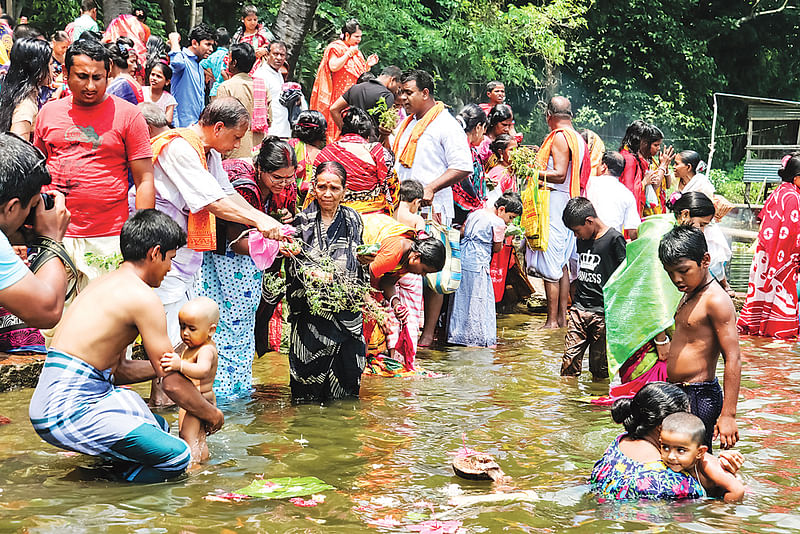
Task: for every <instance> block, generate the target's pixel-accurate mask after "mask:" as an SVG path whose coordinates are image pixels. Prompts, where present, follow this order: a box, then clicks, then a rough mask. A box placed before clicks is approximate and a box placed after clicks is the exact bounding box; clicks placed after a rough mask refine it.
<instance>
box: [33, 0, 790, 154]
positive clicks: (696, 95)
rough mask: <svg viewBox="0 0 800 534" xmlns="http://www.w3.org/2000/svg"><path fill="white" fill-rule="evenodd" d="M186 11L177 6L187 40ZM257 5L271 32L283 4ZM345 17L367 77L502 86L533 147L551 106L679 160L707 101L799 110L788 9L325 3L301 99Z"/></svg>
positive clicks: (154, 12)
mask: <svg viewBox="0 0 800 534" xmlns="http://www.w3.org/2000/svg"><path fill="white" fill-rule="evenodd" d="M299 1H302V0H299ZM113 2H115V0H106V2H105V3H106V5H108V4H109V3H113ZM189 2H190V0H176V1H175V2H174V5H175V14H176V20H177V22H178V27H179V29H180V31H181V32H182V33H183V34H184V35H185V34H186V33H187V30H188V28H187V27H186V26H187V25H188V20H189ZM284 2H285V3H286V0H284ZM21 3H22V4H24V7H23V14H27V15H28V16H29V17H30V18H31V22H32V23H33V24H35V25H39V26H41V29H42V30H45V31H48V32H50V31H52V30H55V29H58V28H59V27H63V26H64V25H65V24H66V23H67V22H69V21H70V20H72V18H73V17H74V16H75V15H77V11H78V8H77V0H65V1H63V2H58V3H55V4H54V3H52V2H45V1H44V0H25V2H21ZM132 3H133V5H134V6H135V7H145V8H146V9H147V11H148V14H149V19H148V24H149V25H150V26H151V27H152V28H153V30H154V33H156V34H159V33H163V32H164V23H163V22H162V21H163V20H164V17H163V16H162V12H161V7H160V4H161V5H163V4H165V2H164V1H163V0H162V1H161V2H158V1H155V0H133V2H132ZM315 3H316V2H315ZM254 4H255V5H256V6H257V7H259V10H260V12H261V14H262V16H261V18H262V20H264V21H265V22H266V23H267V24H268V25H270V26H273V25H274V22H275V20H276V17H277V14H278V11H279V9H280V8H281V2H280V0H257V1H255V2H254ZM240 7H241V3H238V2H235V1H234V0H206V2H205V4H204V9H205V11H204V19H205V21H206V22H208V23H209V24H212V25H214V26H223V25H224V26H226V27H227V28H228V29H229V30H231V32H233V30H234V29H235V27H236V26H238V23H239V18H238V11H239V9H240ZM284 9H287V8H284ZM285 14H286V13H284V15H285ZM289 16H291V13H289ZM351 17H355V18H357V19H359V21H360V23H361V26H362V29H363V31H364V39H363V41H362V44H361V48H362V49H363V50H364V51H365V52H367V53H372V52H376V53H378V54H379V56H380V58H381V61H380V63H379V65H378V67H376V70H377V69H379V68H381V67H383V66H386V65H390V64H395V65H398V66H399V67H401V68H403V69H407V68H424V69H426V70H429V71H431V72H432V73H433V74H434V76H435V78H436V83H437V90H436V93H437V97H438V98H440V99H443V100H445V101H446V102H447V103H449V104H450V105H452V106H453V107H456V108H457V107H458V106H460V105H462V104H464V103H466V102H470V101H476V100H480V99H482V98H483V96H484V95H483V87H484V85H485V83H486V82H488V81H490V80H495V79H496V80H502V81H503V82H504V83H505V84H506V88H507V93H508V98H509V103H510V104H511V105H512V107H513V108H514V110H515V112H516V114H517V116H516V121H517V124H518V130H520V131H523V132H524V133H525V134H526V142H531V143H538V142H539V141H540V140H541V137H542V135H543V133H544V130H545V125H544V121H543V119H542V117H541V109H542V105H543V103H544V102H545V101H546V99H547V97H548V96H550V95H552V94H564V95H566V96H569V97H570V98H571V99H572V102H573V109H574V110H575V112H576V123H577V124H578V125H579V126H582V127H590V128H593V129H595V130H597V131H598V132H599V133H601V135H602V136H603V137H604V138H605V139H606V141H607V145H608V146H610V147H615V144H616V143H618V141H619V138H620V137H621V135H622V132H623V131H624V127H625V125H627V124H628V123H629V122H630V121H631V120H633V119H636V118H642V119H644V120H647V121H649V122H653V123H654V124H656V125H658V126H660V127H661V128H662V130H663V131H664V133H665V135H666V137H667V141H668V142H670V143H674V144H675V145H676V147H679V148H693V149H696V150H698V151H700V152H701V153H703V154H706V153H707V152H708V141H709V137H710V129H711V113H712V110H711V95H712V94H713V93H714V92H716V91H725V92H733V93H741V94H747V95H754V96H765V97H774V98H784V99H790V100H796V99H798V97H800V94H798V93H800V88H798V87H797V85H796V84H795V83H794V80H796V79H797V77H798V74H800V58H798V56H795V55H794V53H793V52H794V50H795V49H796V48H797V47H798V44H799V43H798V39H800V37H798V31H797V30H798V24H799V23H800V7H799V6H798V5H797V0H794V1H791V0H700V1H697V0H691V1H690V0H662V1H661V2H651V1H648V0H629V1H628V2H616V1H614V0H533V1H530V2H524V1H523V2H520V1H503V0H322V1H320V2H319V3H318V5H317V6H316V10H315V11H314V16H313V20H312V21H310V25H309V27H310V30H309V32H308V34H307V35H306V37H305V40H304V42H303V45H302V51H301V53H300V55H299V59H298V63H297V66H296V69H295V77H296V78H297V79H298V80H299V81H300V82H301V83H302V84H303V86H304V87H305V88H306V90H307V91H309V90H310V88H311V85H312V84H313V79H314V75H315V73H316V69H317V66H318V64H319V60H320V58H321V56H322V51H323V50H324V48H325V46H326V45H327V44H328V42H330V41H331V40H333V39H335V38H337V37H338V34H339V28H340V27H341V24H342V23H343V22H344V21H345V20H346V19H348V18H351ZM274 29H275V28H274V27H273V30H274ZM278 34H279V35H280V32H278ZM720 119H721V122H720V130H719V133H721V134H722V135H723V137H722V139H721V143H720V144H719V145H718V146H717V153H716V155H715V162H719V163H724V164H726V165H732V164H734V163H735V162H737V161H738V160H739V159H740V158H741V157H742V154H743V148H744V141H745V139H744V136H743V131H744V129H745V109H744V106H743V105H742V104H736V103H726V106H725V108H724V109H722V110H721V115H720Z"/></svg>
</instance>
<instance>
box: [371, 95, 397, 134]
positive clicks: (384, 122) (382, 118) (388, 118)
mask: <svg viewBox="0 0 800 534" xmlns="http://www.w3.org/2000/svg"><path fill="white" fill-rule="evenodd" d="M367 113H369V114H370V115H372V116H373V117H375V118H376V119H378V126H380V127H381V128H385V129H386V130H394V128H395V126H397V119H398V118H399V117H398V115H397V110H396V109H394V106H392V107H391V108H389V107H387V106H386V99H385V98H384V97H380V98H379V99H378V101H377V102H376V103H375V107H373V108H371V109H370V110H369V111H368V112H367Z"/></svg>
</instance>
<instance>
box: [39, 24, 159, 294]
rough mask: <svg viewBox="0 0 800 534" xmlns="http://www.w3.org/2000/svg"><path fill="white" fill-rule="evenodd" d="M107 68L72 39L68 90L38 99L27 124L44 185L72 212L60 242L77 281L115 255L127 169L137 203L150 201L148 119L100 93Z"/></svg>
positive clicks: (124, 215) (95, 50)
mask: <svg viewBox="0 0 800 534" xmlns="http://www.w3.org/2000/svg"><path fill="white" fill-rule="evenodd" d="M109 66H110V62H109V56H108V53H107V52H106V49H105V48H104V47H103V45H101V44H100V43H98V42H95V41H93V40H89V39H81V40H79V41H76V42H75V43H73V44H72V45H71V46H70V47H69V49H68V50H67V54H66V61H65V65H64V67H65V70H66V76H67V85H68V86H69V89H70V91H71V93H72V96H70V97H67V98H62V99H60V100H56V101H53V102H49V103H48V104H47V105H45V106H44V107H43V108H42V109H41V111H40V112H39V115H38V117H37V120H36V127H35V129H34V144H35V145H36V146H37V147H38V148H39V149H40V150H42V152H44V154H45V156H46V157H47V167H48V169H49V171H50V175H51V176H52V177H53V182H52V184H51V185H50V186H48V188H49V189H54V190H57V191H61V192H62V193H64V195H66V197H67V208H68V209H69V210H70V212H71V213H72V219H71V221H70V224H69V228H67V233H66V235H65V237H64V246H65V248H66V249H67V250H68V251H69V253H70V255H71V256H72V259H73V261H74V262H75V264H76V266H77V267H78V270H79V271H80V272H79V273H77V274H78V284H79V287H83V286H84V285H86V284H88V283H89V280H91V279H93V278H96V277H97V276H100V275H101V274H103V273H104V272H105V271H106V270H107V266H108V265H109V263H111V264H113V263H114V260H115V259H116V258H117V257H118V255H119V253H120V250H119V233H120V230H121V229H122V224H123V223H124V222H125V221H126V220H127V219H128V171H130V175H131V177H132V178H133V183H134V184H135V185H136V208H137V209H143V208H153V207H155V185H154V182H153V162H152V155H153V152H152V149H151V148H150V135H149V132H148V129H147V123H146V122H145V120H144V117H142V114H141V112H139V110H138V109H137V108H136V106H133V105H131V104H129V103H127V102H124V101H122V100H120V99H118V98H116V97H114V96H111V95H106V85H107V82H108V72H109Z"/></svg>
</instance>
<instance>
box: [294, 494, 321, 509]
mask: <svg viewBox="0 0 800 534" xmlns="http://www.w3.org/2000/svg"><path fill="white" fill-rule="evenodd" d="M289 502H290V503H292V504H293V505H295V506H300V507H302V508H308V507H310V506H316V505H318V504H319V502H317V501H315V500H314V499H309V500H305V499H303V498H302V497H292V498H291V499H289Z"/></svg>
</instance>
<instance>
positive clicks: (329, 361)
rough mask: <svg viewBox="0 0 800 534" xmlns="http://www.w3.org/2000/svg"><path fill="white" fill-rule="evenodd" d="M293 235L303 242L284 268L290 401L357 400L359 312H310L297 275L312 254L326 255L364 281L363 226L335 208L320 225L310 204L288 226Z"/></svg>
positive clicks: (361, 351) (361, 361) (362, 350)
mask: <svg viewBox="0 0 800 534" xmlns="http://www.w3.org/2000/svg"><path fill="white" fill-rule="evenodd" d="M293 224H294V226H295V227H297V237H299V238H300V239H302V240H303V242H304V243H305V244H306V246H304V249H305V250H304V252H303V254H301V255H300V256H298V258H297V260H298V261H296V262H295V261H291V262H288V264H287V269H286V274H287V301H288V303H289V309H290V313H289V322H290V324H291V337H290V340H289V367H290V370H291V388H292V398H293V399H294V400H305V401H314V402H324V401H326V400H330V399H340V398H345V397H358V394H359V389H360V387H361V373H362V371H363V370H364V366H365V364H366V345H365V343H364V336H363V317H362V313H361V312H357V313H356V312H352V311H341V312H337V313H331V312H326V311H323V312H318V313H312V312H311V308H310V304H309V302H308V298H307V294H306V288H305V286H304V284H303V276H301V275H300V273H299V272H298V270H299V269H300V268H302V265H303V263H304V262H307V264H308V263H311V262H312V258H313V257H314V255H315V254H320V255H325V256H330V257H331V258H332V259H333V261H334V262H335V263H336V264H337V268H341V269H343V270H344V271H345V272H346V273H348V274H350V275H352V276H353V277H355V278H357V279H358V280H359V281H360V282H362V283H366V277H365V273H364V270H363V268H362V267H361V265H360V264H359V262H358V259H357V258H356V247H358V245H360V244H361V243H362V234H363V230H364V225H363V223H362V222H361V217H360V216H359V215H358V213H357V212H356V211H355V210H353V209H351V208H348V207H345V206H339V209H338V210H337V212H336V215H335V217H334V219H333V221H332V222H331V224H330V225H329V226H328V227H327V228H325V227H324V226H323V224H322V219H321V214H320V211H319V205H318V204H317V202H316V201H314V202H312V203H311V205H310V206H308V207H307V208H306V209H305V210H303V211H302V212H300V213H298V214H297V216H296V217H295V219H294V222H293Z"/></svg>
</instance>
